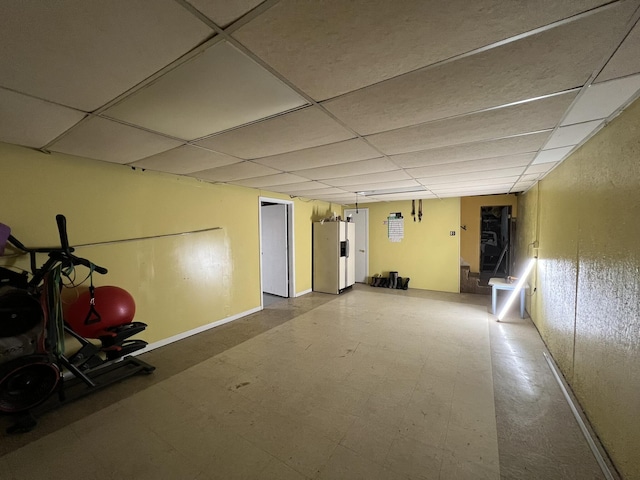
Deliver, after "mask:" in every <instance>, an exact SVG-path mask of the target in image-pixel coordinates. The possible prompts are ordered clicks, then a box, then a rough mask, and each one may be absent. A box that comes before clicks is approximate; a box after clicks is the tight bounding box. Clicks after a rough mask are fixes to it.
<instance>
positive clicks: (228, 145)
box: [198, 107, 355, 159]
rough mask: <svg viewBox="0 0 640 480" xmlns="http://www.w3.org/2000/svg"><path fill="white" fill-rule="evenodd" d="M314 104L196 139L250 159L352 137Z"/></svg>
mask: <svg viewBox="0 0 640 480" xmlns="http://www.w3.org/2000/svg"><path fill="white" fill-rule="evenodd" d="M354 136H355V135H353V134H352V133H351V132H349V131H348V130H347V129H345V128H344V127H342V126H341V125H339V124H338V123H336V122H335V120H333V119H332V118H331V117H329V116H328V115H327V114H326V113H324V112H323V111H322V110H321V109H319V108H317V107H307V108H304V109H301V110H297V111H295V112H291V113H287V114H284V115H280V116H277V117H274V118H270V119H268V120H264V121H262V122H258V123H254V124H252V125H247V126H245V127H241V128H237V129H235V130H231V131H229V132H225V133H221V134H219V135H214V136H212V137H209V138H205V139H203V140H200V141H199V142H198V144H199V145H202V146H203V147H208V148H211V149H212V150H217V151H219V152H224V153H227V154H229V155H233V156H235V157H240V158H246V159H253V158H261V157H266V156H269V155H277V154H280V153H285V152H291V151H294V150H300V149H303V148H310V147H316V146H318V145H325V144H329V143H334V142H340V141H342V140H347V139H349V138H353V137H354Z"/></svg>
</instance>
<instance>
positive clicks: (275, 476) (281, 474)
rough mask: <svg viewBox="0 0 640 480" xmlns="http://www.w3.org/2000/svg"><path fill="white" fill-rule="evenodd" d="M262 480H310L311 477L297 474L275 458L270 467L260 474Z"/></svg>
mask: <svg viewBox="0 0 640 480" xmlns="http://www.w3.org/2000/svg"><path fill="white" fill-rule="evenodd" d="M258 478H259V479H260V480H308V478H309V477H307V476H305V475H302V474H301V473H300V472H296V471H295V470H294V469H293V468H291V467H289V466H288V465H287V464H285V463H284V462H281V461H280V460H278V459H276V458H273V459H272V460H271V462H270V463H269V465H267V467H266V468H265V469H264V470H262V472H260V476H259V477H258Z"/></svg>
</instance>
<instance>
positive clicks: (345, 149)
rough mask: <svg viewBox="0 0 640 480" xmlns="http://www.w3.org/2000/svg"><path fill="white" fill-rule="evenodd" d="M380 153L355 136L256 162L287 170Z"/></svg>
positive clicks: (347, 160) (324, 164) (361, 158)
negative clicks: (350, 138)
mask: <svg viewBox="0 0 640 480" xmlns="http://www.w3.org/2000/svg"><path fill="white" fill-rule="evenodd" d="M380 156H381V155H380V153H379V152H378V151H377V150H376V149H375V148H373V147H372V146H370V145H369V144H367V142H365V141H364V140H362V139H359V138H354V139H352V140H346V141H344V142H339V143H332V144H330V145H322V146H320V147H312V148H305V149H303V150H297V151H295V152H289V153H283V154H281V155H273V156H271V157H264V158H258V159H256V160H255V162H256V163H260V164H262V165H266V166H267V167H272V168H278V169H280V170H284V171H287V172H295V171H296V170H304V169H307V168H317V167H326V166H328V165H338V164H340V163H345V162H355V161H357V160H366V159H369V158H376V157H380Z"/></svg>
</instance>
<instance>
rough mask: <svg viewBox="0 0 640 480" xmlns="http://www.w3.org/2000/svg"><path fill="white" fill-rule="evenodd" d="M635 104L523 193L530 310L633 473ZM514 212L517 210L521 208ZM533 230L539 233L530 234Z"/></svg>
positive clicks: (639, 115) (637, 299)
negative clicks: (530, 246)
mask: <svg viewBox="0 0 640 480" xmlns="http://www.w3.org/2000/svg"><path fill="white" fill-rule="evenodd" d="M639 159H640V102H638V101H637V102H635V104H633V105H632V106H631V107H629V108H628V109H627V110H626V111H625V112H623V113H622V114H621V115H620V116H619V117H618V118H616V119H615V120H614V121H613V122H612V123H611V124H609V125H608V126H607V127H605V128H604V129H603V130H602V131H600V132H599V133H598V134H597V135H596V136H594V137H593V138H592V139H591V140H590V141H589V142H587V143H586V144H585V145H584V146H583V147H582V148H580V149H579V150H578V151H577V152H576V153H574V154H573V155H571V157H569V158H568V159H567V160H565V161H564V162H563V163H562V164H561V165H560V166H559V167H558V168H556V169H555V170H554V171H553V172H551V173H550V174H549V175H548V176H547V177H546V178H545V179H544V180H542V181H541V182H540V183H539V185H538V188H537V189H533V190H531V191H530V192H528V193H527V194H526V195H524V196H523V197H521V203H520V206H521V207H522V212H524V213H523V214H524V215H525V216H527V217H529V216H530V215H537V221H535V220H531V219H529V220H527V221H526V222H525V223H524V225H526V227H525V228H524V229H520V230H519V237H520V241H519V244H520V245H523V244H525V245H526V244H527V243H530V241H533V240H532V239H537V240H539V242H540V243H539V261H538V266H537V269H538V271H537V278H534V283H533V285H534V286H535V287H536V288H537V290H536V293H535V295H534V297H533V299H532V301H531V302H530V303H529V308H530V313H531V316H532V318H533V320H534V322H535V323H536V325H537V327H538V329H539V330H540V333H541V335H542V337H543V338H544V340H545V342H546V343H547V345H548V347H549V350H550V351H551V353H552V355H553V356H554V358H555V359H556V361H557V363H558V365H559V366H560V368H561V369H562V371H563V373H564V376H565V377H566V379H567V381H568V382H569V383H570V385H571V387H572V389H573V391H574V393H575V394H576V397H577V398H578V400H579V401H580V403H581V405H582V407H583V409H584V410H585V412H586V414H587V416H588V417H589V419H590V421H591V423H592V425H593V426H594V429H595V431H596V433H597V434H598V436H599V437H600V439H601V440H602V442H603V444H604V445H605V447H606V448H607V450H608V452H609V454H610V455H611V457H612V459H613V461H614V463H615V464H616V467H617V468H618V469H619V471H620V472H621V474H622V476H623V478H629V479H631V478H640V456H639V455H638V452H639V451H640V416H639V415H638V406H639V405H640V240H639V239H640V221H639V219H640V160H639ZM522 212H521V213H522ZM536 230H537V235H536Z"/></svg>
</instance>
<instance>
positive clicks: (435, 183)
mask: <svg viewBox="0 0 640 480" xmlns="http://www.w3.org/2000/svg"><path fill="white" fill-rule="evenodd" d="M522 170H523V169H521V170H520V173H522ZM489 174H491V175H489ZM519 178H520V174H517V175H509V176H507V175H504V174H502V173H500V171H497V172H496V173H492V172H480V173H462V174H459V175H444V176H442V177H430V178H421V179H420V181H421V182H422V183H423V184H424V186H426V187H427V188H429V189H431V188H454V187H474V186H477V185H497V184H500V183H515V182H517V181H518V179H519Z"/></svg>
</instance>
